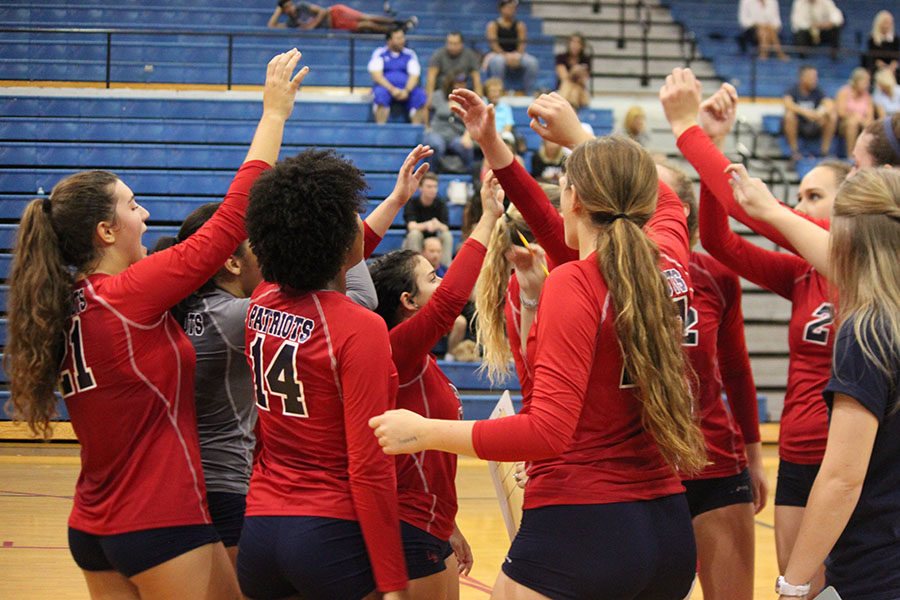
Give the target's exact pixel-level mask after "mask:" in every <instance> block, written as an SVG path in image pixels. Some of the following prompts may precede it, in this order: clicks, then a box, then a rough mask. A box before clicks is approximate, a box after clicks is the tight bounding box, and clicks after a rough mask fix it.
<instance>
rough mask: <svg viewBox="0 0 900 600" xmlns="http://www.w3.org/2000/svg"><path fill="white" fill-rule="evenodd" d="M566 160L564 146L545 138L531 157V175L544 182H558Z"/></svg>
mask: <svg viewBox="0 0 900 600" xmlns="http://www.w3.org/2000/svg"><path fill="white" fill-rule="evenodd" d="M565 160H566V153H565V152H563V147H562V146H560V145H559V144H557V143H556V142H551V141H550V140H546V139H545V140H543V141H542V142H541V147H540V148H538V151H537V152H535V153H534V155H533V156H532V157H531V176H532V177H534V178H535V179H537V180H538V181H540V182H543V183H557V182H558V181H559V176H560V175H562V166H563V162H565Z"/></svg>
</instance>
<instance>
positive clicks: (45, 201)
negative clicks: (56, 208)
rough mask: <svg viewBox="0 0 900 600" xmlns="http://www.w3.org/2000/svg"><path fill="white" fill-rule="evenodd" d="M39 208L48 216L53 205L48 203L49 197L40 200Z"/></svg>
mask: <svg viewBox="0 0 900 600" xmlns="http://www.w3.org/2000/svg"><path fill="white" fill-rule="evenodd" d="M41 208H43V209H44V212H45V213H47V214H48V215H49V214H50V210H51V209H52V208H53V203H52V202H50V196H45V197H44V198H43V199H42V200H41Z"/></svg>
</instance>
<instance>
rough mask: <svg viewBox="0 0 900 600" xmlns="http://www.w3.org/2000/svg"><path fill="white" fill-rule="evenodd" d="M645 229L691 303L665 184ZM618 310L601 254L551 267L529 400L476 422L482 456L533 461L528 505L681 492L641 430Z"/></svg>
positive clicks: (679, 224) (674, 209)
mask: <svg viewBox="0 0 900 600" xmlns="http://www.w3.org/2000/svg"><path fill="white" fill-rule="evenodd" d="M501 181H503V180H501ZM504 189H505V188H504ZM517 206H518V204H517ZM520 210H522V209H521V208H520ZM522 212H523V215H524V212H525V211H522ZM645 230H646V231H647V233H648V235H649V236H650V237H651V239H653V240H654V241H655V242H656V243H657V244H658V246H659V248H660V251H661V266H662V267H663V270H664V272H665V275H666V278H667V281H668V283H669V289H670V293H671V295H672V296H673V298H676V297H683V298H685V302H684V304H685V305H687V299H688V297H689V295H690V285H689V277H688V272H687V268H686V265H687V264H688V256H689V251H688V243H689V241H688V240H689V235H688V230H687V223H686V221H685V217H684V211H683V209H682V205H681V201H680V200H679V199H678V197H677V196H676V195H675V194H674V193H673V192H671V190H669V189H668V188H667V187H665V186H664V185H663V184H661V185H660V199H659V204H658V206H657V210H656V214H655V215H654V217H653V219H652V220H651V222H649V223H648V224H647V227H646V228H645ZM611 304H612V302H611V296H610V295H609V292H608V288H607V286H606V282H605V280H604V278H603V275H602V274H601V273H600V270H599V269H598V267H597V261H596V253H592V254H591V255H590V256H588V257H587V258H585V259H583V260H577V261H572V262H568V263H566V264H563V265H561V266H558V267H557V268H556V269H555V270H554V271H552V272H551V274H550V276H549V277H548V278H547V280H546V282H545V283H544V287H543V290H542V292H541V298H540V304H539V306H538V311H537V315H536V317H535V321H534V324H533V325H532V329H531V332H530V333H529V337H528V348H527V353H528V362H529V364H532V365H534V387H533V391H532V394H531V397H530V399H529V398H526V399H525V400H524V401H523V410H522V411H521V412H520V413H519V414H517V415H515V416H511V417H505V418H502V419H495V420H491V421H480V422H478V423H476V424H475V427H474V430H473V434H472V435H473V443H474V446H475V450H476V452H477V453H478V456H479V457H481V458H484V459H490V460H503V461H512V460H531V461H533V462H532V464H531V466H530V467H529V471H528V475H529V481H528V486H527V487H526V489H525V508H527V509H529V508H538V507H540V506H547V505H560V504H601V503H611V502H624V501H633V500H648V499H653V498H659V497H662V496H666V495H671V494H676V493H679V492H681V491H683V487H682V485H681V482H680V480H679V479H678V477H677V475H676V473H675V471H674V470H673V469H672V468H671V467H670V466H669V465H668V464H667V463H666V461H665V459H664V458H663V456H662V453H661V452H660V451H659V448H658V446H657V445H656V443H655V441H654V440H653V436H652V435H651V434H650V433H649V432H648V431H646V430H645V429H644V428H643V426H642V425H641V404H640V401H639V400H638V398H637V397H635V395H634V393H633V391H632V388H631V386H630V385H629V384H628V381H627V375H625V374H624V370H623V361H622V355H621V351H620V350H619V345H618V341H617V338H616V332H615V324H614V322H613V321H614V316H615V309H614V307H612V305H611Z"/></svg>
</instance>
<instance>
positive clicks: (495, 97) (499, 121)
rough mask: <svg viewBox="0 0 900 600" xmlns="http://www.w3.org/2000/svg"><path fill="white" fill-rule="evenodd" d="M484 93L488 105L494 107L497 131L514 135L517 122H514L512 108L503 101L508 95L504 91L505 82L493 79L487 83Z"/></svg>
mask: <svg viewBox="0 0 900 600" xmlns="http://www.w3.org/2000/svg"><path fill="white" fill-rule="evenodd" d="M476 93H477V92H476ZM484 93H485V96H486V98H487V101H488V103H489V104H493V105H494V123H495V124H496V125H497V131H499V132H500V133H503V132H504V131H508V132H510V133H512V132H513V127H515V125H516V122H515V120H513V112H512V107H511V106H510V105H509V104H507V103H506V102H504V101H503V95H504V94H505V93H506V90H504V89H503V80H502V79H500V78H499V77H491V78H490V79H488V80H487V81H485V82H484Z"/></svg>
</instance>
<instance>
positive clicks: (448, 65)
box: [425, 31, 484, 109]
mask: <svg viewBox="0 0 900 600" xmlns="http://www.w3.org/2000/svg"><path fill="white" fill-rule="evenodd" d="M453 71H461V72H463V73H466V74H467V76H468V78H469V79H468V84H469V86H471V87H470V89H471V90H473V91H474V92H475V93H476V94H479V95H481V94H482V93H483V92H484V90H483V88H482V85H481V71H480V65H479V59H478V55H477V54H476V53H475V51H474V50H472V49H471V48H466V46H465V43H464V40H463V35H462V33H460V32H459V31H451V32H450V33H448V34H447V41H446V42H445V43H444V47H443V48H439V49H437V50H435V51H434V54H432V55H431V58H429V59H428V72H427V75H426V83H425V92H426V93H427V94H428V108H429V109H430V108H431V100H432V94H433V93H434V91H435V90H442V89H443V87H444V84H445V83H446V78H447V75H449V74H450V73H451V72H453Z"/></svg>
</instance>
